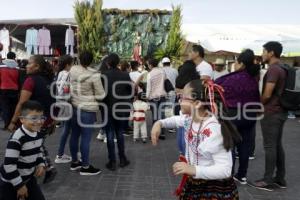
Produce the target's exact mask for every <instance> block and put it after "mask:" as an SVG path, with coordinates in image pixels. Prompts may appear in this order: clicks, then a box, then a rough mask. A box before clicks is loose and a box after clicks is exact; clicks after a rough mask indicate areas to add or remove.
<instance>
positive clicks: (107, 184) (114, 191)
mask: <svg viewBox="0 0 300 200" xmlns="http://www.w3.org/2000/svg"><path fill="white" fill-rule="evenodd" d="M299 130H300V123H299V122H298V120H289V121H288V122H287V123H286V125H285V129H284V146H285V149H286V163H287V164H286V166H287V181H288V189H285V190H278V191H275V192H264V191H259V190H256V189H255V188H251V187H249V186H238V188H239V193H240V199H242V200H299V199H300V172H299V167H300V156H299V155H300V145H299V144H300V131H299ZM59 131H60V129H58V130H57V133H56V134H55V135H53V136H51V137H49V138H48V139H47V146H48V148H49V150H50V154H51V155H52V158H54V157H55V155H56V151H57V149H58V142H59ZM8 137H9V133H7V132H4V131H1V132H0V160H1V162H2V161H3V156H4V149H5V145H6V141H7V139H8ZM95 138H96V133H95V135H94V140H93V142H92V146H91V156H90V158H91V163H92V164H93V165H94V166H96V167H100V168H101V169H103V172H102V174H101V175H98V176H91V177H88V176H80V175H79V174H78V173H76V172H71V171H70V170H69V167H70V166H69V164H59V165H56V167H57V170H58V175H57V178H56V179H55V181H53V182H52V183H50V184H47V185H42V190H43V192H44V194H45V196H46V199H47V200H82V199H84V200H169V199H176V198H175V197H174V196H173V195H172V193H173V191H174V189H175V188H176V186H177V184H178V183H179V180H180V179H179V178H178V177H174V176H173V175H172V172H171V166H172V164H173V163H174V162H175V161H176V160H177V149H176V139H175V134H169V135H168V136H167V140H165V141H160V143H159V146H157V147H156V148H154V147H153V146H151V145H150V143H147V144H142V143H136V144H134V143H133V142H132V138H131V137H126V148H127V149H126V152H127V155H128V158H129V159H130V161H131V164H130V166H129V167H127V168H125V169H118V170H117V171H116V172H110V171H108V170H106V169H105V167H104V166H105V163H106V162H107V150H106V144H105V143H103V142H99V141H97V140H96V139H95ZM256 141H257V143H256V147H257V149H256V159H255V160H253V161H251V162H250V166H249V174H248V179H250V180H256V179H257V178H261V177H262V175H263V168H264V153H263V151H262V138H261V132H260V125H259V124H258V126H257V139H256ZM66 149H67V150H66V152H67V153H68V152H69V150H68V146H67V148H66ZM298 181H299V182H298Z"/></svg>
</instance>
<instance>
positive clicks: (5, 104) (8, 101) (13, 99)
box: [0, 90, 18, 128]
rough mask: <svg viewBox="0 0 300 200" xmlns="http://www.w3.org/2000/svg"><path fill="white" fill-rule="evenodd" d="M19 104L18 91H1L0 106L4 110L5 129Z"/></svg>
mask: <svg viewBox="0 0 300 200" xmlns="http://www.w3.org/2000/svg"><path fill="white" fill-rule="evenodd" d="M17 103H18V91H17V90H1V91H0V106H1V109H2V118H3V121H4V128H7V127H8V125H9V123H10V120H11V118H12V117H13V115H14V112H15V109H16V106H17Z"/></svg>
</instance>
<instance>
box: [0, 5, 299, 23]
mask: <svg viewBox="0 0 300 200" xmlns="http://www.w3.org/2000/svg"><path fill="white" fill-rule="evenodd" d="M103 1H104V7H106V8H120V9H130V8H132V9H147V8H150V9H155V8H158V9H171V5H172V4H174V5H179V4H181V5H182V7H183V23H185V24H187V23H197V24H300V1H299V0H103ZM0 5H1V6H0V20H9V19H38V18H70V17H73V5H74V0H0Z"/></svg>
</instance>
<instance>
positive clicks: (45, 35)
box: [38, 28, 51, 55]
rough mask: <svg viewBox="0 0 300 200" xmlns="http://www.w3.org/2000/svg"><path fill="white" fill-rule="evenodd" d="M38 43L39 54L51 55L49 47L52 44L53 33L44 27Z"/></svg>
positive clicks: (39, 33)
mask: <svg viewBox="0 0 300 200" xmlns="http://www.w3.org/2000/svg"><path fill="white" fill-rule="evenodd" d="M38 45H39V54H41V55H45V54H46V55H49V54H50V52H49V47H50V45H51V35H50V31H49V30H48V29H46V28H42V29H40V30H39V32H38Z"/></svg>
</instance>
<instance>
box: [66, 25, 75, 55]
mask: <svg viewBox="0 0 300 200" xmlns="http://www.w3.org/2000/svg"><path fill="white" fill-rule="evenodd" d="M65 46H66V54H70V55H71V56H73V55H74V31H73V29H72V28H71V27H69V28H68V29H67V30H66V38H65Z"/></svg>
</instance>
